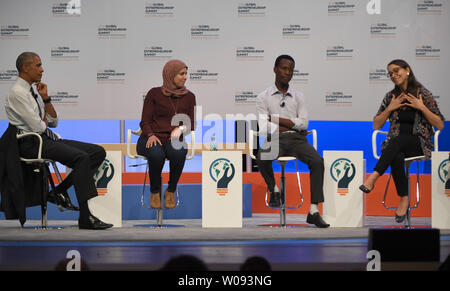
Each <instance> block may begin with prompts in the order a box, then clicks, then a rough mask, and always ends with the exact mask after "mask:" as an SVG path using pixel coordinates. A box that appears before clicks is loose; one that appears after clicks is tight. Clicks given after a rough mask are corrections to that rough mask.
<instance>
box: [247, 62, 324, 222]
mask: <svg viewBox="0 0 450 291" xmlns="http://www.w3.org/2000/svg"><path fill="white" fill-rule="evenodd" d="M294 67H295V61H294V59H293V58H292V57H291V56H288V55H281V56H279V57H278V58H277V59H276V61H275V67H274V73H275V85H273V86H271V87H269V88H267V89H266V90H265V91H263V92H262V93H260V94H259V95H258V97H257V105H256V109H257V112H258V114H259V116H266V117H267V119H268V120H267V121H265V122H264V121H263V122H260V123H259V127H260V132H262V133H263V134H264V133H266V134H267V141H266V143H265V144H264V145H263V147H262V149H261V150H260V151H259V153H258V155H257V159H256V163H257V165H258V168H259V171H260V173H261V175H262V176H263V178H264V180H265V182H266V183H267V186H268V188H269V191H270V201H269V206H271V207H280V203H281V195H280V193H279V190H278V187H277V185H276V183H275V178H274V174H273V169H272V160H273V159H276V158H277V157H279V156H294V157H296V158H297V159H299V160H300V161H302V162H304V163H306V164H307V165H308V168H309V170H310V179H311V182H310V185H311V188H310V190H311V208H310V211H309V212H308V216H307V218H306V221H307V222H308V223H310V224H314V225H316V226H317V227H321V228H325V227H328V226H329V224H327V223H326V222H325V221H324V220H323V219H322V217H321V216H320V213H319V208H318V204H319V203H321V202H324V196H323V178H324V163H323V158H322V157H321V156H320V155H319V154H318V153H317V151H316V150H315V149H314V147H313V146H311V145H310V144H309V143H308V140H307V139H306V129H307V128H308V113H307V110H306V107H305V101H304V98H303V94H302V93H300V92H298V91H296V90H295V89H294V88H292V87H290V86H289V82H290V81H291V79H292V75H293V72H294ZM270 128H272V129H275V132H271V131H270ZM273 133H275V134H273ZM274 148H277V149H278V154H275V156H274V157H272V159H270V158H265V156H267V155H265V154H267V153H270V152H273V150H274Z"/></svg>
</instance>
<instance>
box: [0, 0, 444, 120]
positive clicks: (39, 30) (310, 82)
mask: <svg viewBox="0 0 450 291" xmlns="http://www.w3.org/2000/svg"><path fill="white" fill-rule="evenodd" d="M449 6H450V1H448V0H417V1H416V0H346V1H332V0H331V1H330V0H318V1H312V0H290V1H288V0H277V1H270V0H266V1H255V0H253V1H252V0H250V1H241V0H169V1H163V0H159V1H151V0H133V1H123V0H39V1H33V0H1V1H0V26H1V34H0V48H1V59H0V95H1V96H2V97H1V98H4V96H5V95H6V94H7V92H8V89H9V88H10V86H11V85H12V84H13V83H14V81H15V80H16V78H17V70H16V68H15V60H16V58H17V56H18V55H19V54H20V53H21V52H23V51H34V52H36V53H38V54H39V55H40V56H41V59H42V61H43V66H44V70H45V72H44V77H43V82H45V83H47V85H48V88H49V93H50V96H51V98H52V100H54V101H53V104H54V105H55V107H56V109H57V111H58V112H59V116H60V118H61V119H66V120H77V119H87V120H138V119H140V115H141V110H142V101H143V98H144V96H145V94H146V93H147V91H148V90H149V89H150V88H152V87H156V86H160V85H161V84H162V76H161V71H162V68H163V66H164V64H165V63H166V62H167V61H168V60H170V59H181V60H183V61H184V62H185V63H186V64H187V65H188V66H189V71H188V75H189V76H188V81H187V87H188V88H189V89H190V90H191V91H192V92H194V93H195V94H196V96H197V104H198V105H201V106H202V108H201V111H200V112H201V114H202V116H197V119H204V117H205V115H208V114H212V113H214V114H219V115H220V116H221V117H222V118H223V119H225V117H226V116H225V115H226V114H237V113H241V114H244V115H246V114H250V113H255V104H254V103H255V98H256V96H257V95H258V93H259V92H261V91H263V90H264V89H265V88H267V87H269V86H271V85H272V84H273V83H274V73H273V65H274V61H275V58H276V57H277V56H278V55H280V54H289V55H291V56H292V57H294V59H295V60H296V68H295V72H294V76H293V79H292V82H291V85H292V86H294V87H295V88H296V89H298V90H299V91H301V92H303V93H304V95H305V99H306V102H307V107H308V111H309V118H310V119H312V120H355V121H369V120H372V118H373V116H374V114H375V113H376V112H377V109H378V107H379V105H380V103H381V100H382V98H383V96H384V94H385V93H386V92H387V91H388V90H390V89H391V88H392V87H393V85H392V83H391V81H390V80H389V78H388V77H387V76H386V73H387V69H386V65H387V63H388V62H389V61H391V60H392V59H396V58H401V59H405V60H406V61H407V62H409V63H410V65H411V66H412V69H413V71H414V73H415V74H416V77H417V79H418V80H419V81H420V82H422V83H423V84H424V85H425V86H426V87H427V88H428V89H429V90H430V91H431V92H432V93H433V95H434V96H435V98H436V100H437V101H438V103H439V106H440V109H441V111H442V112H443V114H444V116H446V118H447V119H448V118H449V113H450V100H449V98H448V95H447V94H448V90H446V89H447V88H446V85H447V84H449V83H450V74H449V73H448V68H449V67H450V59H449V53H450V52H449V49H450V33H449V31H448V30H449V28H450V17H449V9H450V8H449ZM2 100H4V99H2ZM216 117H217V116H216ZM0 119H6V116H5V112H4V110H0ZM216 119H217V118H216Z"/></svg>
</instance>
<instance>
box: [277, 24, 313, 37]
mask: <svg viewBox="0 0 450 291" xmlns="http://www.w3.org/2000/svg"><path fill="white" fill-rule="evenodd" d="M310 37H311V28H310V27H307V26H303V25H300V24H289V25H283V30H282V31H281V38H283V39H294V38H295V39H299V38H310Z"/></svg>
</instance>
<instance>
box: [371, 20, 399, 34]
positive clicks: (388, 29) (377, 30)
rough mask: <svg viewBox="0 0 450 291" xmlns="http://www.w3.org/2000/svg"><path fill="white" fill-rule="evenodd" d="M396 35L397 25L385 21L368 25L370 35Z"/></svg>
mask: <svg viewBox="0 0 450 291" xmlns="http://www.w3.org/2000/svg"><path fill="white" fill-rule="evenodd" d="M396 36H397V27H396V26H393V25H389V24H387V23H385V22H381V23H374V24H372V25H370V37H373V38H393V37H396Z"/></svg>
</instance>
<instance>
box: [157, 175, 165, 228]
mask: <svg viewBox="0 0 450 291" xmlns="http://www.w3.org/2000/svg"><path fill="white" fill-rule="evenodd" d="M162 188H163V179H162V176H161V192H159V200H160V201H161V208H159V209H157V210H156V225H157V226H158V227H162V225H163V205H164V200H165V199H166V195H163V193H162ZM163 197H164V199H163Z"/></svg>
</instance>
